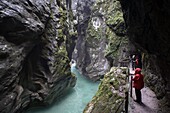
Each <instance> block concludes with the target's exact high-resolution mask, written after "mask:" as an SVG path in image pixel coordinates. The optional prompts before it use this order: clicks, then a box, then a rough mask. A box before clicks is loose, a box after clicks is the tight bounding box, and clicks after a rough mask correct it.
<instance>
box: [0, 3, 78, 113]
mask: <svg viewBox="0 0 170 113" xmlns="http://www.w3.org/2000/svg"><path fill="white" fill-rule="evenodd" d="M66 19H67V18H66V9H65V8H64V5H63V4H61V2H59V1H56V2H52V1H51V0H36V1H33V0H1V1H0V31H1V32H0V70H1V71H0V94H1V95H0V112H1V113H20V112H22V111H23V109H25V108H26V107H28V106H38V105H42V104H50V103H52V101H53V100H54V99H55V98H57V96H58V95H59V94H61V93H62V92H63V91H64V90H65V89H67V88H69V87H73V86H74V85H75V82H76V78H75V76H72V75H71V73H70V69H69V68H70V67H69V58H68V54H67V51H66V40H69V39H68V37H66V35H65V34H64V33H63V32H64V31H65V32H66V31H67V24H63V22H65V21H66ZM67 36H68V34H67Z"/></svg>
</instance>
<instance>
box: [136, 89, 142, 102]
mask: <svg viewBox="0 0 170 113" xmlns="http://www.w3.org/2000/svg"><path fill="white" fill-rule="evenodd" d="M135 94H136V101H137V102H141V101H142V97H141V91H140V90H139V89H136V88H135Z"/></svg>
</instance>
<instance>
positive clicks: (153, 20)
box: [120, 0, 170, 106]
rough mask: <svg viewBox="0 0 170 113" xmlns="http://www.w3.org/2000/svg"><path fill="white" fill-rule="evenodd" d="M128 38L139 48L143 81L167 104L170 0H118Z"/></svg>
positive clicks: (169, 89) (169, 87) (168, 92)
mask: <svg viewBox="0 0 170 113" xmlns="http://www.w3.org/2000/svg"><path fill="white" fill-rule="evenodd" d="M120 1H121V5H122V9H123V12H124V17H125V20H126V24H127V28H128V34H129V39H130V40H131V42H132V43H133V44H135V46H136V47H137V48H139V49H140V50H142V52H143V53H144V54H143V59H144V69H145V71H146V74H145V76H146V78H147V79H146V83H147V84H148V85H149V86H150V87H151V88H152V89H153V90H154V91H155V93H156V95H157V97H158V98H159V99H163V100H166V101H165V102H164V104H161V105H162V106H166V104H167V106H169V105H170V103H169V102H170V101H169V99H170V95H169V94H170V76H169V73H170V70H169V67H170V52H169V50H170V43H169V42H170V38H169V36H170V29H169V27H170V21H169V19H170V9H169V6H170V2H169V1H167V0H162V1H159V0H157V1H155V0H144V1H136V0H130V1H127V0H120Z"/></svg>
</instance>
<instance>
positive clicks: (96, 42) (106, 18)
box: [73, 0, 128, 80]
mask: <svg viewBox="0 0 170 113" xmlns="http://www.w3.org/2000/svg"><path fill="white" fill-rule="evenodd" d="M109 2H112V3H113V4H110V3H109ZM78 4H81V5H77V9H78V10H77V18H78V20H77V21H78V23H77V24H78V25H77V31H78V40H77V44H76V48H75V51H74V55H73V58H74V59H75V60H76V61H77V67H78V68H79V70H80V71H81V72H82V74H83V75H85V76H87V77H89V78H90V79H92V80H99V79H100V78H101V77H102V76H104V74H105V73H106V72H108V71H109V69H110V67H111V66H113V65H116V64H118V61H119V58H118V57H117V56H119V55H120V54H122V51H123V47H125V46H124V45H125V44H127V43H128V41H127V39H126V38H125V31H126V30H125V24H124V20H123V13H122V11H121V8H120V3H119V2H115V3H114V2H113V1H108V0H107V1H106V0H102V1H101V0H96V1H95V2H93V1H88V2H87V1H81V2H80V1H79V3H78ZM112 16H113V17H112ZM125 51H126V50H125ZM127 51H128V50H127ZM125 57H126V55H125Z"/></svg>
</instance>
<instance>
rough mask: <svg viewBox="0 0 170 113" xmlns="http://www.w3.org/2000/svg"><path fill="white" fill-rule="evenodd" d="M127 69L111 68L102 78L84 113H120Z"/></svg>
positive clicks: (123, 99) (125, 88) (122, 105)
mask: <svg viewBox="0 0 170 113" xmlns="http://www.w3.org/2000/svg"><path fill="white" fill-rule="evenodd" d="M125 70H127V68H116V67H113V68H111V70H110V72H109V73H107V74H106V75H105V76H104V79H103V80H102V82H101V83H100V85H99V89H98V91H97V93H96V95H95V96H94V97H93V99H92V101H91V102H90V103H89V104H88V105H87V107H86V108H85V110H84V113H121V112H122V111H123V107H124V101H125V92H126V91H127V84H126V77H127V76H126V74H123V73H122V72H123V71H125Z"/></svg>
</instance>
